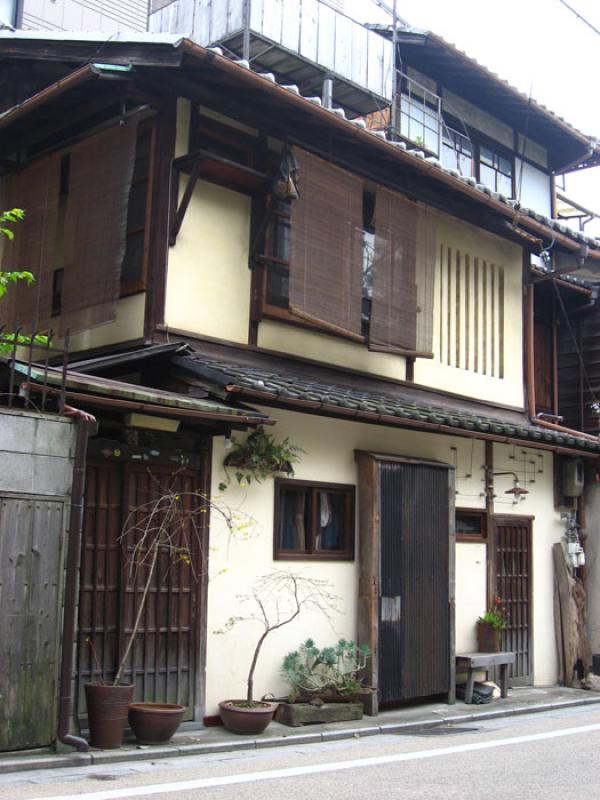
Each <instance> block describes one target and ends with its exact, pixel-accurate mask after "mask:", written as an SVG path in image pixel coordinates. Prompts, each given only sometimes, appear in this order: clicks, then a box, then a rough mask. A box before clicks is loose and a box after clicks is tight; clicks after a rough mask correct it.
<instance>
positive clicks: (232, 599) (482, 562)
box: [206, 409, 561, 714]
mask: <svg viewBox="0 0 600 800" xmlns="http://www.w3.org/2000/svg"><path fill="white" fill-rule="evenodd" d="M264 410H266V409H264ZM270 413H271V414H272V415H273V416H274V417H275V418H276V419H277V425H276V427H275V428H274V429H273V430H274V432H275V433H276V435H277V436H278V437H280V438H283V437H284V436H289V437H290V438H291V439H292V441H293V442H294V443H296V444H298V445H300V446H301V447H302V448H304V450H305V451H306V453H305V455H304V456H303V457H302V461H301V463H300V464H299V465H298V466H297V469H296V478H298V479H305V480H317V481H332V482H338V483H348V484H356V479H357V477H356V476H357V469H356V464H355V461H354V450H355V449H367V450H373V451H379V452H385V453H391V454H397V455H408V456H416V457H422V458H427V459H435V460H439V461H442V462H446V463H448V464H451V465H455V467H456V476H457V481H456V486H457V498H456V502H457V505H458V506H462V507H465V506H466V507H472V508H483V507H484V498H483V497H481V496H480V493H481V490H482V487H483V443H482V442H474V446H473V450H471V442H470V440H468V439H461V438H457V437H450V436H440V435H435V434H425V433H421V432H416V431H406V430H404V431H403V430H401V429H391V428H385V427H383V426H375V425H365V424H359V423H353V422H346V421H342V420H331V419H326V418H323V417H317V416H307V415H302V414H297V413H294V412H285V411H276V412H273V410H272V409H271V410H270ZM454 448H455V449H454ZM226 452H227V451H226V450H225V449H224V447H223V439H222V438H218V439H215V447H214V456H213V487H212V488H213V492H214V493H215V494H217V495H218V488H217V487H218V484H219V482H220V481H221V480H223V477H224V474H223V471H222V466H221V465H222V461H223V458H224V456H225V455H226ZM538 452H539V451H533V450H520V449H518V448H517V449H513V448H510V447H507V446H504V445H497V446H495V447H494V468H495V469H496V470H497V471H504V470H511V471H516V472H517V473H518V474H519V475H520V476H522V484H523V485H526V486H527V487H528V488H529V491H530V494H529V495H527V496H526V498H527V499H526V500H525V501H524V502H521V503H519V504H518V505H516V506H515V505H512V503H511V500H510V499H506V500H505V499H504V498H505V497H507V498H508V496H506V495H504V491H505V490H506V489H508V488H510V487H511V485H512V479H511V478H510V477H509V478H503V477H498V478H497V479H496V492H497V495H498V497H497V498H496V513H498V514H503V515H504V514H517V515H534V516H535V520H534V523H533V542H534V545H533V550H534V555H533V581H534V635H535V639H534V650H535V676H534V678H535V683H536V684H550V683H553V682H554V681H555V680H556V656H555V644H554V627H553V624H554V623H553V617H552V614H553V605H552V591H553V589H552V585H553V583H552V581H553V578H552V575H553V573H552V557H551V545H552V543H553V542H554V541H559V540H560V536H561V525H560V519H559V515H558V514H557V513H556V512H554V511H553V487H552V456H551V454H548V453H545V454H544V455H543V457H542V460H540V459H539V458H538ZM513 455H514V456H516V458H514V459H513V458H511V456H513ZM530 461H535V463H536V470H537V469H542V470H543V472H542V473H539V472H536V473H535V474H534V472H533V467H532V465H531V464H529V462H530ZM525 465H527V466H525ZM525 469H526V470H527V475H525ZM469 476H470V477H469ZM532 477H535V483H530V482H529V481H530V479H531V478H532ZM221 496H222V497H224V499H225V500H226V501H227V503H228V504H230V505H231V506H232V507H233V508H235V509H236V511H237V513H238V514H239V515H240V521H241V522H242V523H244V522H245V521H246V517H245V516H244V515H250V516H251V517H253V518H254V519H255V520H256V526H255V528H254V529H253V532H252V535H250V536H248V537H247V538H244V534H245V533H247V529H244V530H243V531H242V533H241V535H238V536H237V537H235V538H234V539H233V540H228V537H227V536H226V535H225V533H224V528H223V525H222V524H220V523H219V521H218V519H217V517H216V516H215V515H214V514H213V519H212V527H211V550H210V581H209V592H208V626H207V631H208V642H207V671H206V681H207V684H206V689H207V698H206V713H207V714H214V713H216V707H217V703H218V701H219V700H222V699H225V698H226V697H234V696H240V695H241V696H244V690H245V674H246V672H247V668H248V665H249V662H250V657H251V651H252V646H253V643H254V641H255V639H256V637H257V635H258V634H259V632H260V626H259V625H258V624H256V623H241V624H240V625H238V626H236V628H235V629H233V630H232V631H230V632H228V633H225V634H219V633H215V631H217V630H220V629H221V628H222V627H223V625H224V623H225V622H226V621H227V619H228V618H229V617H230V616H232V615H236V614H241V613H242V614H243V613H247V611H248V605H247V604H245V603H244V604H242V605H240V604H239V601H238V600H237V599H236V596H237V595H240V594H244V593H247V592H248V591H249V590H250V588H251V585H252V581H253V579H254V576H256V575H264V574H267V573H268V572H269V571H271V570H272V569H283V570H291V571H298V572H301V574H303V575H307V576H315V577H318V578H323V579H327V580H329V581H330V582H331V584H332V588H333V590H334V591H335V593H336V594H338V595H339V596H340V597H341V598H342V599H341V607H342V609H343V612H344V613H343V614H340V615H339V616H337V617H336V618H335V619H332V621H331V622H332V624H330V623H329V622H328V621H327V620H326V619H324V618H322V617H320V616H314V615H313V616H311V615H309V614H306V615H303V616H301V617H300V618H299V619H298V620H297V621H296V622H294V623H293V624H291V625H290V626H289V627H287V628H284V629H282V630H281V631H279V632H276V633H274V634H273V636H272V637H271V638H270V640H267V644H266V646H265V649H264V652H263V653H262V655H261V660H260V663H259V666H258V670H257V675H256V686H255V690H256V691H255V694H256V696H258V697H260V696H262V695H263V694H265V693H267V692H272V693H273V694H275V695H277V696H279V695H281V694H284V693H285V691H286V687H285V684H284V683H283V681H282V679H281V677H280V676H279V665H280V662H281V659H282V658H283V656H284V655H285V653H287V652H289V650H291V649H294V648H295V647H297V645H298V644H300V643H301V642H302V641H303V640H304V639H306V638H307V637H309V636H310V637H312V638H314V639H315V640H316V641H317V643H322V644H326V643H330V642H333V641H335V640H336V638H337V637H338V636H345V637H347V638H354V637H355V636H356V602H357V582H358V558H357V559H356V560H355V561H354V562H331V563H323V562H310V561H300V562H291V561H277V562H275V561H274V560H273V506H274V494H273V481H271V480H268V481H265V482H264V483H263V484H261V485H255V486H251V487H250V488H248V489H240V488H239V487H238V486H237V484H236V483H235V481H234V482H233V483H232V485H231V486H230V488H229V489H228V490H227V491H226V492H225V493H224V494H223V495H221ZM357 547H358V540H357ZM486 603H487V598H486V545H484V544H481V543H462V542H460V543H458V544H457V546H456V646H457V649H458V650H463V651H465V650H466V651H469V650H472V649H473V648H474V646H475V622H476V619H477V617H478V616H479V615H480V614H481V613H482V611H483V610H485V607H486Z"/></svg>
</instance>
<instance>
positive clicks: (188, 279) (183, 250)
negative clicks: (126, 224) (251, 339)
mask: <svg viewBox="0 0 600 800" xmlns="http://www.w3.org/2000/svg"><path fill="white" fill-rule="evenodd" d="M186 185H187V180H186V179H182V181H181V187H180V198H181V196H182V194H183V192H184V190H185V186H186ZM250 203H251V201H250V198H249V197H247V196H246V195H243V194H240V193H238V192H233V191H231V190H230V189H225V188H223V187H222V186H216V185H215V184H212V183H208V182H206V181H198V182H197V184H196V187H195V189H194V193H193V196H192V199H191V202H190V205H189V207H188V210H187V213H186V215H185V219H184V222H183V225H182V227H181V230H180V232H179V235H178V237H177V244H176V245H175V247H172V248H171V250H170V253H169V269H168V279H167V298H166V311H165V320H166V324H167V325H168V326H169V327H171V328H179V329H183V330H186V331H191V332H194V333H199V334H204V335H206V336H214V337H216V338H219V339H228V340H230V341H232V342H240V343H246V342H247V341H248V323H249V316H250V270H249V269H248V246H249V238H250Z"/></svg>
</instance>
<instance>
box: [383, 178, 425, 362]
mask: <svg viewBox="0 0 600 800" xmlns="http://www.w3.org/2000/svg"><path fill="white" fill-rule="evenodd" d="M434 220H435V217H434V215H433V213H430V212H429V211H427V210H425V209H424V208H421V207H420V206H417V205H416V204H415V203H413V202H411V201H410V200H407V199H406V198H404V197H402V196H401V195H399V194H397V193H395V192H390V191H388V190H387V189H384V188H382V187H377V196H376V205H375V259H374V262H373V297H372V305H371V322H370V337H369V338H370V347H371V349H372V350H379V349H384V350H394V349H398V350H402V351H406V350H408V351H414V352H421V353H424V354H429V353H430V352H431V349H432V328H433V287H434V270H435V249H436V244H435V236H436V232H435V225H434Z"/></svg>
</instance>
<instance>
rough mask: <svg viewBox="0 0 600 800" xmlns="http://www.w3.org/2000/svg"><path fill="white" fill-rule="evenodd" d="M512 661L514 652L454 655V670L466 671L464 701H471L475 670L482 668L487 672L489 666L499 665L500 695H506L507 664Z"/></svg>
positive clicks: (513, 660) (513, 661)
mask: <svg viewBox="0 0 600 800" xmlns="http://www.w3.org/2000/svg"><path fill="white" fill-rule="evenodd" d="M514 663H515V654H514V653H461V655H458V656H456V671H457V672H465V671H466V672H467V689H466V692H465V703H471V702H472V701H473V684H474V683H475V671H476V670H479V669H484V670H486V672H487V670H489V668H490V667H500V692H501V694H502V697H506V696H507V694H508V665H509V664H514Z"/></svg>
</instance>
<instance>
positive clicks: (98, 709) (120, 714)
mask: <svg viewBox="0 0 600 800" xmlns="http://www.w3.org/2000/svg"><path fill="white" fill-rule="evenodd" d="M85 699H86V702H87V711H88V722H89V727H90V744H91V745H92V747H100V748H102V749H103V750H111V749H113V748H115V747H121V745H122V743H123V732H124V731H125V727H126V725H127V711H128V709H129V704H130V703H131V701H132V700H133V684H130V685H126V686H122V685H120V686H110V685H106V684H103V683H86V684H85Z"/></svg>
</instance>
